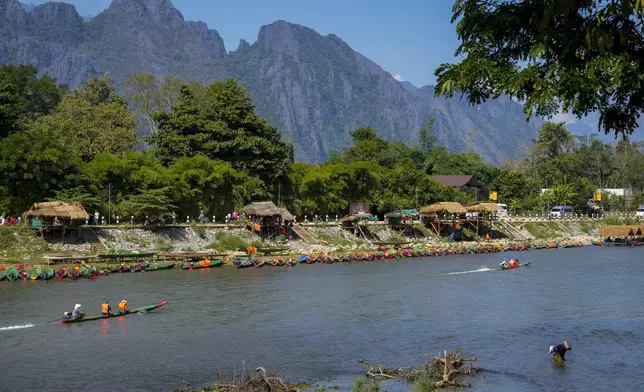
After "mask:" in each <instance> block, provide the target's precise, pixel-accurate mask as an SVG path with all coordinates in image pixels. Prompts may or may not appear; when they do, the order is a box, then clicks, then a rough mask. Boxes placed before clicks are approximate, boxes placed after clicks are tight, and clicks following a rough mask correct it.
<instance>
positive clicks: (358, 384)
mask: <svg viewBox="0 0 644 392" xmlns="http://www.w3.org/2000/svg"><path fill="white" fill-rule="evenodd" d="M378 391H380V387H379V386H378V383H377V382H375V381H373V380H370V379H365V378H362V377H360V378H358V379H356V381H355V382H354V383H353V386H352V387H351V392H378Z"/></svg>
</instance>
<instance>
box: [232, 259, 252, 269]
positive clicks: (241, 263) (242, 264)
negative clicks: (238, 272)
mask: <svg viewBox="0 0 644 392" xmlns="http://www.w3.org/2000/svg"><path fill="white" fill-rule="evenodd" d="M233 265H234V266H235V267H237V268H250V267H254V266H255V260H235V261H233Z"/></svg>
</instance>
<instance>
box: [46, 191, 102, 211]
mask: <svg viewBox="0 0 644 392" xmlns="http://www.w3.org/2000/svg"><path fill="white" fill-rule="evenodd" d="M53 192H54V197H48V198H46V199H45V200H47V201H64V202H75V203H81V204H82V205H83V207H85V209H86V210H87V211H90V210H92V209H95V208H96V207H98V206H99V205H100V201H99V199H98V198H97V197H96V196H94V195H92V194H91V193H89V192H87V190H86V189H85V186H83V185H79V186H77V187H75V188H69V189H63V190H59V191H53Z"/></svg>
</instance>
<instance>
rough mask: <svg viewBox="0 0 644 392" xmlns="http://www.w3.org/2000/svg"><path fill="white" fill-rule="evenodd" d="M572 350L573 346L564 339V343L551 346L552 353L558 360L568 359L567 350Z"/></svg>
mask: <svg viewBox="0 0 644 392" xmlns="http://www.w3.org/2000/svg"><path fill="white" fill-rule="evenodd" d="M570 350H572V347H570V345H569V344H568V341H566V340H564V342H563V343H561V344H557V345H554V346H550V354H552V355H553V356H554V359H555V361H556V362H565V361H566V351H570Z"/></svg>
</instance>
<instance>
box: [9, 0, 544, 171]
mask: <svg viewBox="0 0 644 392" xmlns="http://www.w3.org/2000/svg"><path fill="white" fill-rule="evenodd" d="M0 33H1V35H0V63H8V62H13V63H28V64H33V65H35V66H37V67H38V68H39V69H40V70H42V71H43V72H47V73H49V74H51V75H53V76H54V77H56V78H57V79H58V80H59V81H60V82H61V83H65V84H68V85H69V86H70V87H72V88H74V87H77V86H79V85H80V84H82V82H83V81H84V80H86V79H87V78H88V77H91V76H92V75H96V74H99V73H103V72H108V73H110V75H111V76H112V78H113V79H114V80H115V81H116V82H117V84H118V85H121V86H122V83H123V82H124V81H125V79H127V77H128V75H130V74H131V73H140V72H150V73H153V74H155V75H157V76H159V77H161V76H164V75H167V74H174V75H179V76H181V77H183V78H185V79H187V80H190V79H197V80H200V81H202V82H212V81H214V80H217V79H221V78H225V77H234V78H236V79H238V80H240V81H241V82H242V84H244V85H245V86H246V88H247V89H248V91H249V93H250V95H251V97H252V98H253V100H254V102H255V103H256V105H257V108H258V111H259V113H260V114H261V115H262V116H264V117H267V118H268V119H269V121H270V122H271V123H273V124H274V125H276V126H278V127H280V128H281V129H282V130H283V132H284V137H285V138H286V139H288V140H290V141H291V142H292V143H293V144H294V146H295V151H296V159H297V160H300V161H307V162H319V161H322V160H324V159H325V158H326V156H327V154H328V151H329V150H331V149H336V150H342V149H343V148H344V147H345V146H346V145H347V143H348V142H349V137H348V133H349V132H350V131H351V130H352V129H354V128H356V127H358V126H363V125H370V126H373V127H374V128H376V129H377V130H378V132H379V134H380V135H381V136H383V137H386V138H388V139H396V140H403V141H405V142H409V143H413V142H415V140H416V139H417V136H418V129H419V128H420V125H421V124H422V123H423V121H425V120H426V119H427V118H428V117H430V116H435V117H436V119H437V121H436V134H437V136H438V140H439V141H440V142H441V143H444V144H445V145H447V146H448V148H449V149H450V150H452V151H465V150H468V149H469V150H471V151H475V152H479V153H481V154H482V155H484V156H485V157H486V158H488V159H489V160H490V161H492V162H495V163H500V162H502V161H503V160H504V159H505V158H507V157H512V156H514V155H515V153H516V152H517V149H519V148H520V147H521V146H522V145H526V144H527V143H529V142H530V140H531V139H532V138H533V137H534V135H535V133H536V126H535V124H531V123H526V121H525V120H524V116H523V113H522V107H521V105H519V104H518V103H516V102H514V101H511V100H509V99H500V100H495V101H491V102H489V103H487V104H484V105H480V106H476V107H472V106H469V105H468V104H467V103H466V102H465V101H464V100H461V99H449V100H447V99H441V98H435V97H433V88H432V86H425V87H422V88H416V87H414V86H412V85H411V84H403V83H401V82H399V81H397V80H396V79H394V78H393V77H392V76H391V75H390V74H389V73H387V72H385V71H384V70H383V69H382V68H381V67H380V66H378V65H377V64H375V63H374V62H373V61H371V60H369V59H368V58H366V57H365V56H363V55H362V54H360V53H358V52H356V51H354V50H353V49H352V48H351V47H350V46H349V45H347V44H346V43H345V42H344V41H342V39H341V38H340V37H337V36H335V35H333V34H330V35H327V36H322V35H320V34H318V33H317V32H316V31H314V30H312V29H309V28H307V27H304V26H300V25H297V24H292V23H288V22H285V21H278V22H275V23H272V24H270V25H267V26H263V27H262V28H261V29H260V31H259V34H258V38H257V41H256V42H255V43H254V44H252V45H251V44H249V43H247V42H245V41H243V40H242V41H241V42H240V43H239V45H238V48H237V49H236V50H235V51H232V52H228V53H227V52H226V49H225V46H224V42H223V40H222V38H221V37H220V36H219V34H218V33H217V31H216V30H212V29H210V28H208V26H206V25H205V24H204V23H202V22H191V21H185V20H184V18H183V16H182V15H181V13H180V12H179V11H178V10H177V9H176V8H175V7H174V6H173V5H172V3H171V1H170V0H114V1H112V3H111V5H110V7H109V8H108V9H106V10H105V11H103V12H101V13H100V14H99V15H97V16H95V17H93V18H91V19H89V20H87V21H85V20H84V19H83V18H81V17H80V16H79V15H78V13H77V12H76V10H75V9H74V7H73V6H71V5H67V4H63V3H45V4H43V5H40V6H36V7H30V9H29V11H27V10H25V9H24V8H23V7H22V6H21V4H20V3H19V2H18V1H17V0H0Z"/></svg>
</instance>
